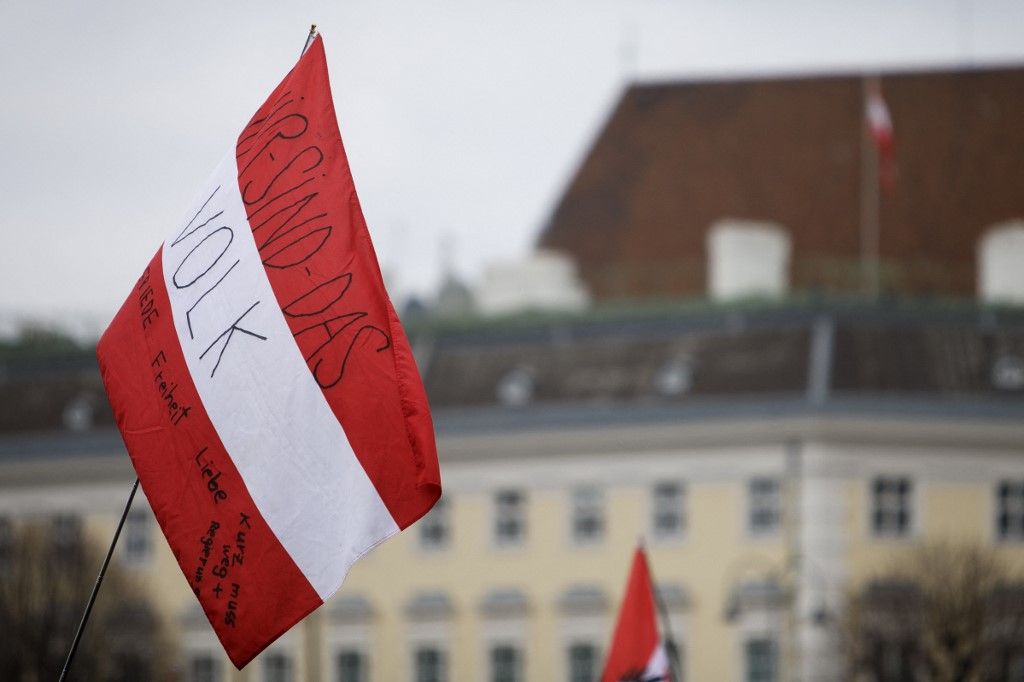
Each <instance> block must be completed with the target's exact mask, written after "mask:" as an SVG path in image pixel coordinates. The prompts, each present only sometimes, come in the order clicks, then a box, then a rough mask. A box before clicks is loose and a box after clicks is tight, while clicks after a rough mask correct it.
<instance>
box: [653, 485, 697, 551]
mask: <svg viewBox="0 0 1024 682" xmlns="http://www.w3.org/2000/svg"><path fill="white" fill-rule="evenodd" d="M669 489H672V490H674V491H675V492H674V494H673V495H672V496H669V495H665V494H663V491H667V490H669ZM687 493H688V490H687V485H686V482H685V481H682V480H669V479H665V480H660V481H655V482H654V484H653V485H651V519H650V522H651V537H652V538H654V539H655V540H658V541H673V540H675V541H678V540H682V539H683V538H685V537H686V531H687V522H688V521H689V519H688V518H687V514H686V499H687ZM670 504H671V505H673V506H674V507H675V508H674V510H672V511H673V513H674V516H675V518H676V522H675V528H674V529H671V530H669V529H667V528H662V527H661V526H660V524H659V521H660V520H662V519H665V518H668V517H669V514H668V513H665V511H666V509H665V508H666V507H668V505H670Z"/></svg>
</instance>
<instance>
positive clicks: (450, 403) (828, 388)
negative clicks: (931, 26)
mask: <svg viewBox="0 0 1024 682" xmlns="http://www.w3.org/2000/svg"><path fill="white" fill-rule="evenodd" d="M415 338H416V339H417V345H418V348H419V351H420V363H421V366H422V370H423V373H424V376H425V379H426V383H427V386H428V390H429V392H430V395H431V397H432V402H433V405H434V409H435V414H436V420H437V427H438V433H439V446H440V447H439V450H440V453H441V461H442V468H443V475H444V481H445V496H444V498H443V501H442V503H441V504H440V506H439V507H438V508H437V509H436V510H435V511H434V512H432V513H431V514H430V515H429V516H428V517H427V518H426V519H425V520H423V521H422V522H420V523H419V524H417V526H415V527H414V528H412V529H411V530H410V531H408V532H406V533H404V534H402V535H401V536H400V537H398V538H396V539H394V540H392V541H390V542H388V543H386V544H385V545H384V546H382V547H380V548H378V549H377V550H375V551H374V552H373V553H372V554H371V555H370V556H368V557H366V558H365V559H363V560H362V561H361V562H359V563H358V564H357V565H356V567H355V568H354V569H353V571H352V573H351V575H350V577H349V579H348V580H347V581H346V583H345V585H344V587H343V588H342V590H341V591H340V592H339V594H338V595H336V596H335V597H334V598H333V599H332V600H330V601H329V602H328V603H327V604H326V605H325V606H324V607H323V608H322V609H321V610H320V611H318V612H317V613H316V614H314V615H313V616H312V617H311V618H310V619H308V620H307V621H306V622H305V623H303V624H302V625H300V626H298V627H297V628H295V629H294V630H293V631H292V632H290V633H289V634H287V635H286V636H285V637H284V638H282V640H280V641H279V642H278V643H277V644H275V645H273V646H272V647H271V648H270V650H268V652H266V653H265V654H263V655H262V656H261V657H260V658H259V659H257V661H256V662H254V663H253V664H252V665H251V666H249V668H248V669H247V670H246V671H245V672H244V673H242V674H237V673H234V672H233V669H231V667H230V664H229V663H228V662H227V660H226V659H225V658H224V657H223V655H222V654H221V652H220V647H219V645H218V644H217V643H216V641H215V639H214V637H213V634H212V631H211V629H210V627H209V625H208V624H207V623H206V622H205V619H204V617H203V615H202V613H201V612H200V611H199V610H198V607H197V605H196V603H195V600H194V598H193V597H192V595H191V594H190V592H189V589H188V586H187V583H186V581H185V580H183V579H182V576H181V575H180V571H179V569H178V568H177V566H176V564H175V563H174V561H173V558H172V556H171V555H170V552H169V550H168V549H167V547H166V544H165V543H164V541H163V539H162V537H160V535H159V531H158V529H157V528H156V527H155V522H154V521H153V518H152V516H151V514H150V513H149V511H148V509H147V508H146V506H145V503H144V502H143V501H141V500H140V501H138V502H137V503H136V506H135V509H134V510H133V512H132V514H131V516H129V520H128V523H127V525H126V528H125V534H124V536H123V537H122V539H121V542H120V548H119V550H118V556H119V560H120V561H122V562H124V563H126V564H128V565H129V566H132V567H134V569H135V572H136V573H137V574H138V576H139V577H140V578H141V579H143V580H144V581H146V582H147V584H148V585H149V587H150V593H151V594H152V595H153V598H154V599H155V600H157V602H158V604H159V605H160V606H161V608H162V610H163V612H164V613H165V614H166V616H167V617H168V618H169V619H170V621H171V622H172V624H174V625H175V626H176V629H177V631H178V633H179V641H180V645H181V647H182V654H181V655H182V671H183V673H184V679H189V680H218V679H219V680H228V679H246V680H253V681H267V682H272V681H276V680H288V679H295V680H298V679H310V680H313V679H334V680H407V679H408V680H435V679H448V680H524V679H529V680H556V679H567V680H588V679H595V676H596V674H597V671H598V670H599V669H600V666H601V656H602V651H603V650H604V648H605V647H606V645H607V640H608V638H609V636H610V632H611V627H612V625H613V623H614V617H615V610H616V608H617V602H618V600H619V598H620V596H621V593H622V589H623V584H624V580H625V575H626V570H627V566H628V561H629V558H630V550H631V549H632V547H633V545H634V544H635V542H636V541H637V539H638V538H640V537H641V536H642V537H644V538H645V541H646V543H647V546H648V547H649V550H650V556H651V563H652V569H653V571H654V575H655V579H656V581H657V582H658V585H659V587H660V590H661V596H662V599H663V601H664V604H665V607H666V609H667V611H668V612H669V614H670V617H671V621H672V631H673V633H674V636H675V639H676V643H677V646H678V647H679V650H680V652H681V659H682V665H683V670H684V671H685V675H686V677H685V679H689V680H708V679H716V680H717V679H723V680H732V679H735V680H773V679H802V680H828V679H836V678H837V677H838V676H839V673H840V668H839V666H840V665H841V657H840V656H839V653H840V651H839V642H838V640H837V630H836V626H837V624H838V620H839V618H840V617H841V613H840V612H841V609H842V606H843V596H844V594H845V592H846V591H847V590H850V589H855V590H856V589H867V588H868V586H870V585H871V581H872V579H873V577H874V576H876V575H877V574H878V573H879V572H880V571H884V570H885V569H887V568H889V567H891V566H892V565H893V563H894V562H897V561H898V560H899V557H901V556H903V555H906V553H907V552H909V551H910V548H912V547H913V546H914V544H915V543H917V542H918V541H921V540H925V539H949V540H953V541H969V542H974V541H978V542H982V543H985V544H987V545H991V546H993V547H996V548H997V549H998V551H999V552H1000V554H1001V555H1002V556H1004V557H1005V558H1006V559H1007V560H1009V561H1010V562H1011V563H1012V564H1013V565H1016V566H1018V567H1021V568H1024V425H1022V424H1024V422H1022V419H1021V418H1022V417H1024V315H1020V314H1010V313H1006V312H1002V313H997V312H993V311H990V310H985V309H975V308H973V307H964V308H962V309H949V308H941V309H929V308H927V307H917V308H912V307H911V308H891V309H886V308H878V307H850V308H843V307H836V306H825V307H813V308H801V307H793V306H780V307H768V308H755V309H750V310H742V309H735V310H730V309H725V310H721V309H710V310H707V311H703V312H702V311H700V310H697V311H692V310H691V311H680V310H678V309H677V310H654V311H647V312H635V311H634V312H631V313H620V314H619V315H617V316H612V317H603V316H590V317H586V318H577V319H574V320H569V319H552V320H549V321H546V322H533V323H520V324H514V323H511V322H505V323H499V322H495V323H491V324H489V325H485V326H477V327H473V328H465V327H462V328H460V330H458V331H454V330H453V331H444V330H443V329H433V330H431V332H430V334H429V335H427V334H419V335H417V336H416V337H415ZM428 341H429V343H428ZM17 364H18V363H17V362H13V361H12V362H8V363H6V364H5V366H4V371H5V373H6V375H7V376H8V377H12V376H13V377H17V376H19V374H18V372H17ZM70 371H72V372H74V371H76V370H70ZM29 384H31V385H32V386H31V388H32V390H34V391H36V392H38V393H39V394H40V395H42V394H44V393H48V394H49V395H50V396H51V398H52V400H53V402H54V403H56V404H57V406H58V407H59V403H60V400H69V399H70V400H71V401H72V402H74V401H82V400H83V397H82V395H81V392H80V391H66V390H65V389H64V388H63V384H62V383H61V382H60V381H55V382H45V381H28V382H26V383H24V384H19V383H18V382H17V381H12V380H11V379H8V380H7V381H6V382H5V390H4V392H3V398H4V401H5V402H4V406H5V409H7V405H8V404H9V402H10V401H13V402H15V403H18V402H23V400H22V398H21V396H24V395H25V391H26V390H28V385H29ZM81 390H89V389H81ZM61 396H63V397H61ZM68 396H70V398H68ZM94 397H95V396H94ZM44 402H46V401H41V402H40V404H43V403H44ZM61 412H62V411H61V410H59V409H51V410H50V414H51V415H52V416H51V417H50V420H51V424H50V427H51V428H50V429H48V430H45V431H42V432H39V431H37V432H33V433H17V434H11V433H8V434H6V435H5V436H4V437H3V438H2V440H0V486H2V489H0V518H2V519H3V522H2V523H3V524H5V525H7V526H8V527H9V525H10V524H12V523H16V522H17V520H18V519H23V518H27V517H39V516H46V517H50V518H52V519H53V520H54V523H59V524H64V525H65V526H67V527H75V528H81V532H85V533H89V534H91V535H94V536H95V537H96V539H97V541H100V542H104V541H105V540H106V538H108V537H109V535H110V534H111V532H112V529H113V526H114V524H115V523H116V518H117V514H118V513H119V510H120V507H121V505H122V504H123V501H124V499H125V498H126V496H127V493H128V488H129V485H130V482H131V479H132V471H131V467H130V464H129V461H128V458H127V456H126V454H125V453H124V452H123V447H122V446H121V444H120V441H119V437H118V436H117V434H116V432H115V431H113V430H112V429H111V428H110V426H109V423H108V422H107V420H106V419H103V421H102V422H100V423H94V424H93V425H92V427H91V428H83V423H82V422H71V423H68V422H64V426H63V428H62V427H61V423H60V421H59V417H58V416H57V415H59V414H61ZM32 423H34V424H35V425H37V426H39V424H40V422H32ZM84 426H88V424H85V425H84ZM73 429H79V430H73ZM0 536H2V534H0ZM104 598H116V595H111V594H108V595H104ZM1009 651H1010V650H1009V649H1008V652H1009ZM1009 655H1010V653H1008V656H1009ZM1008 661H1010V659H1009V658H1008ZM1009 664H1010V663H1009V662H1008V663H1007V665H1009ZM794 671H800V673H799V675H798V676H797V675H796V674H795V672H794ZM783 675H785V677H783Z"/></svg>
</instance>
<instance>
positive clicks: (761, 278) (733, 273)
mask: <svg viewBox="0 0 1024 682" xmlns="http://www.w3.org/2000/svg"><path fill="white" fill-rule="evenodd" d="M707 250H708V251H707V253H708V259H707V260H708V296H710V297H711V299H713V300H715V301H727V300H734V299H738V298H749V297H763V298H765V297H766V298H781V297H782V296H785V295H786V293H787V292H788V291H789V254H790V243H789V235H788V234H787V233H786V231H785V230H784V229H782V228H781V227H780V226H778V225H776V224H775V223H770V222H762V221H754V220H736V219H727V220H719V221H718V222H716V223H714V224H713V225H712V226H711V229H710V230H708V236H707Z"/></svg>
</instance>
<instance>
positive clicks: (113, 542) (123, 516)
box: [60, 477, 139, 682]
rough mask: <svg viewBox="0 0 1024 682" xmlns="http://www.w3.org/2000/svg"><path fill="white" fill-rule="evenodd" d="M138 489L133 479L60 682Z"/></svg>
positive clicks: (69, 666)
mask: <svg viewBox="0 0 1024 682" xmlns="http://www.w3.org/2000/svg"><path fill="white" fill-rule="evenodd" d="M138 489H139V479H138V477H136V478H135V483H134V484H132V492H131V494H129V495H128V502H127V503H125V505H124V511H123V512H121V520H120V521H119V522H118V524H117V530H115V531H114V538H113V539H112V540H111V541H110V547H109V548H108V549H107V557H106V558H105V559H104V560H103V565H102V566H101V567H100V574H99V575H98V576H96V584H95V585H93V586H92V594H91V595H89V603H87V604H86V605H85V612H84V613H83V614H82V620H81V622H79V623H78V631H77V632H76V633H75V639H74V640H73V641H72V642H71V650H70V651H68V658H67V660H66V661H64V669H63V670H61V672H60V680H61V682H63V680H64V678H65V677H66V676H67V674H68V670H69V669H70V668H71V660H72V659H73V658H74V657H75V652H76V651H77V650H78V642H79V641H80V640H81V639H82V632H83V631H84V630H85V624H86V622H88V620H89V614H90V613H92V605H93V604H94V603H95V602H96V595H97V593H99V591H100V584H102V583H103V576H104V575H106V573H107V566H108V565H110V557H111V556H113V554H114V547H115V546H116V545H117V539H118V538H119V537H121V528H122V527H124V520H125V519H126V518H128V510H129V509H131V508H132V500H134V499H135V492H136V491H137V490H138Z"/></svg>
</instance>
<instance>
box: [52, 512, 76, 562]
mask: <svg viewBox="0 0 1024 682" xmlns="http://www.w3.org/2000/svg"><path fill="white" fill-rule="evenodd" d="M51 523H52V525H51V532H52V540H53V550H54V552H55V553H56V555H57V558H58V559H68V558H72V557H74V556H76V555H77V552H78V551H79V550H81V548H82V520H81V519H80V518H78V517H77V516H75V515H74V514H58V515H57V516H54V517H53V520H52V522H51Z"/></svg>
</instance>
